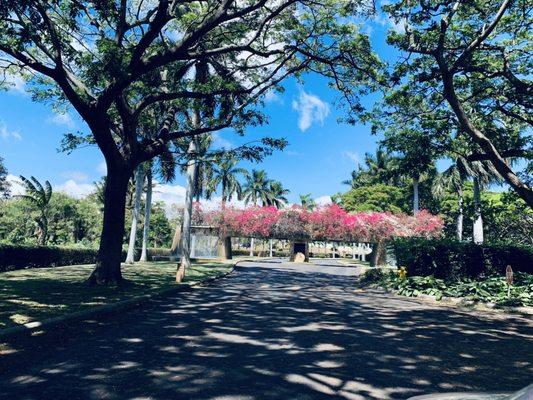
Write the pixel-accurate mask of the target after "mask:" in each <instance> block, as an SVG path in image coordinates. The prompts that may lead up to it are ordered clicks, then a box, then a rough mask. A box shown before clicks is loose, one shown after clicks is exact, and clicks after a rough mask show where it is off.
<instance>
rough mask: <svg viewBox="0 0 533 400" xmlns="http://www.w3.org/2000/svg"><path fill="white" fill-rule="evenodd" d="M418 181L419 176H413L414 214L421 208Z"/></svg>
mask: <svg viewBox="0 0 533 400" xmlns="http://www.w3.org/2000/svg"><path fill="white" fill-rule="evenodd" d="M418 181H419V177H418V176H416V177H413V215H416V214H418V210H419V209H420V200H419V197H418Z"/></svg>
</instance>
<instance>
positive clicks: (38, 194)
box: [20, 175, 52, 246]
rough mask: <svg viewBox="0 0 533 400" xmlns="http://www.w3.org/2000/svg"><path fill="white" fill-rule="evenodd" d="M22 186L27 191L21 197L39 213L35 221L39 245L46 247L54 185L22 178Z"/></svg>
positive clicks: (34, 179)
mask: <svg viewBox="0 0 533 400" xmlns="http://www.w3.org/2000/svg"><path fill="white" fill-rule="evenodd" d="M20 179H21V180H22V185H23V186H24V189H25V191H26V193H25V194H22V195H20V197H21V198H23V199H24V200H26V201H28V202H29V203H30V204H31V205H32V206H34V207H35V208H36V209H37V211H38V216H37V218H36V219H35V222H36V223H37V226H38V228H39V231H38V234H37V243H38V244H39V245H40V246H44V245H46V240H47V239H48V211H49V205H50V200H51V199H52V185H51V184H50V182H48V181H45V182H44V186H43V185H42V184H41V183H40V182H39V181H38V180H37V179H36V178H35V177H33V176H32V177H30V179H27V178H25V177H23V176H22V175H21V176H20Z"/></svg>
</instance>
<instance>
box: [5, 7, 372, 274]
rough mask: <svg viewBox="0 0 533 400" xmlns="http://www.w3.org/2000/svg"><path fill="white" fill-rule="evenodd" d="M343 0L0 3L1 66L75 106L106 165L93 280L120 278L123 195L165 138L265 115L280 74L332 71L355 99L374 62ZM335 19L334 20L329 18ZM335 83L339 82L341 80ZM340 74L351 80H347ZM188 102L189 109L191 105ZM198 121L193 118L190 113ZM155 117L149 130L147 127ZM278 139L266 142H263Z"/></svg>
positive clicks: (166, 144)
mask: <svg viewBox="0 0 533 400" xmlns="http://www.w3.org/2000/svg"><path fill="white" fill-rule="evenodd" d="M360 12H365V7H364V5H363V4H361V2H360V1H351V0H343V1H336V0H241V1H235V0H208V1H176V0H173V1H171V0H160V1H155V0H146V1H138V0H93V1H83V0H21V1H16V2H2V3H1V4H0V56H1V67H0V68H2V69H3V70H4V72H5V73H21V74H23V75H24V76H25V77H26V78H27V79H28V80H29V82H30V85H29V87H30V89H31V90H32V91H33V93H34V97H35V98H36V99H37V100H47V101H52V102H53V104H54V106H55V107H58V108H62V107H72V108H74V109H75V110H76V111H77V112H78V113H79V115H80V116H81V117H82V118H83V120H84V121H85V122H86V123H87V125H88V126H89V128H90V131H91V132H90V134H89V135H87V136H86V137H85V138H80V137H79V136H76V135H70V136H69V137H68V138H67V141H66V146H67V147H69V146H70V147H75V145H76V144H78V143H80V141H82V140H87V141H89V142H93V143H96V144H97V145H98V147H99V148H100V150H101V151H102V153H103V155H104V157H105V160H106V163H107V170H108V176H107V186H106V192H105V198H106V201H105V207H104V222H103V230H102V240H101V246H100V251H99V261H98V263H97V267H96V269H95V272H94V273H93V277H92V281H93V282H97V283H114V282H120V280H121V279H122V277H121V274H120V245H121V240H120V238H122V233H123V229H124V211H123V210H124V194H125V191H126V187H127V182H128V179H129V178H130V176H131V174H132V172H133V170H134V169H135V167H136V166H137V165H139V164H140V163H141V162H143V161H146V160H149V159H151V158H153V157H156V156H159V157H162V158H163V159H164V160H167V161H168V160H171V159H172V154H173V152H174V151H178V152H179V149H175V148H174V141H175V140H177V139H180V138H183V137H188V136H193V135H198V134H202V133H206V132H210V131H214V130H218V129H221V128H224V127H229V126H231V127H233V128H235V129H236V131H238V132H243V130H244V127H245V126H246V125H250V124H260V123H262V122H263V120H264V117H263V116H262V115H261V113H260V112H258V110H257V109H256V108H254V107H250V106H253V105H255V104H257V102H258V101H260V100H261V99H262V96H263V95H264V94H265V93H266V92H267V91H269V90H272V89H277V88H278V85H279V83H280V82H281V81H282V80H283V79H284V78H285V77H287V76H290V75H292V74H298V73H301V72H304V71H308V70H312V71H318V72H320V73H323V74H325V75H326V76H329V77H332V78H334V80H335V82H336V83H337V85H345V86H344V87H345V88H348V87H349V88H350V89H349V90H347V91H346V93H348V94H349V95H350V96H349V98H350V101H352V102H353V104H354V108H356V109H357V108H358V107H357V105H358V104H357V92H358V87H359V86H358V85H357V84H358V83H363V84H364V85H362V86H361V87H364V86H366V84H368V83H369V82H370V80H371V79H372V78H373V73H372V71H373V69H374V68H375V66H376V65H377V64H378V60H377V59H376V57H375V56H373V55H372V53H371V51H370V46H369V41H368V39H367V38H366V37H365V36H364V35H362V34H361V33H359V32H358V30H357V29H356V27H355V26H353V25H351V24H350V23H347V22H346V21H348V19H347V18H342V17H345V16H349V15H353V14H354V13H360ZM339 21H341V22H342V23H341V22H339ZM343 82H344V83H343ZM346 82H349V85H348V84H347V83H346ZM193 110H196V111H195V112H194V111H193ZM195 113H196V114H197V115H199V116H200V120H199V121H196V123H193V120H195V119H197V118H193V115H195ZM154 121H156V122H157V129H155V130H154V129H151V127H152V126H153V125H154ZM282 144H283V142H277V141H272V140H269V141H267V142H266V143H265V146H266V147H272V146H273V147H276V146H280V145H282Z"/></svg>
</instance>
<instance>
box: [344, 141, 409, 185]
mask: <svg viewBox="0 0 533 400" xmlns="http://www.w3.org/2000/svg"><path fill="white" fill-rule="evenodd" d="M401 178H402V176H401V174H400V173H399V161H398V158H397V157H394V156H392V155H390V154H389V153H388V152H387V151H385V149H384V148H382V147H379V148H378V149H377V150H376V153H375V154H372V153H365V159H364V165H363V166H361V165H359V166H358V167H357V169H355V170H353V171H352V172H351V177H350V179H348V180H345V181H342V184H343V185H348V186H351V187H352V189H356V188H358V187H361V186H368V185H375V184H379V183H381V184H384V185H391V186H398V185H399V184H400V181H401Z"/></svg>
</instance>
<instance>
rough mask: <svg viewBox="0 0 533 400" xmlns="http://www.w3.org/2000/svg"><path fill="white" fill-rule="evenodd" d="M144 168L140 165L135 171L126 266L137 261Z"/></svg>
mask: <svg viewBox="0 0 533 400" xmlns="http://www.w3.org/2000/svg"><path fill="white" fill-rule="evenodd" d="M142 168H143V167H142V165H139V166H138V167H137V169H136V170H135V198H134V199H133V211H132V216H131V229H130V241H129V245H128V254H127V255H126V261H125V262H126V264H133V262H134V261H135V240H136V239H137V223H138V222H139V214H140V210H141V197H142V193H143V183H144V173H143V169H142Z"/></svg>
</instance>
